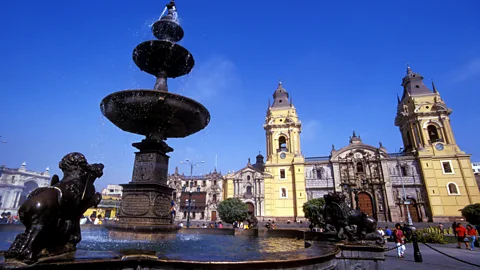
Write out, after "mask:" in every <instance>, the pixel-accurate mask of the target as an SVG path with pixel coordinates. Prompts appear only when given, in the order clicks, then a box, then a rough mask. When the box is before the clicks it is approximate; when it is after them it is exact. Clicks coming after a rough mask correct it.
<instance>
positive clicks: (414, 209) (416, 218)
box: [403, 199, 422, 222]
mask: <svg viewBox="0 0 480 270" xmlns="http://www.w3.org/2000/svg"><path fill="white" fill-rule="evenodd" d="M409 200H410V204H408V210H409V211H410V217H411V218H412V221H413V222H422V220H421V219H420V215H419V214H418V206H417V201H415V199H409ZM405 206H406V205H404V206H403V212H404V213H405V219H407V218H408V217H407V210H406V207H405Z"/></svg>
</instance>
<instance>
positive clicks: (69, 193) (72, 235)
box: [5, 152, 104, 264]
mask: <svg viewBox="0 0 480 270" xmlns="http://www.w3.org/2000/svg"><path fill="white" fill-rule="evenodd" d="M103 167H104V166H103V164H88V162H87V159H86V158H85V156H84V155H82V154H81V153H77V152H73V153H70V154H68V155H66V156H64V157H63V158H62V160H61V161H60V163H59V168H60V169H61V170H62V172H63V179H62V180H60V178H59V177H58V176H57V175H54V176H53V177H52V180H51V185H50V186H48V187H41V188H37V189H35V190H34V191H32V192H31V193H30V194H29V195H28V197H27V199H26V201H25V202H24V203H23V204H22V205H21V206H20V208H19V210H18V216H19V218H20V221H21V222H22V223H23V225H25V232H24V233H21V234H19V235H17V237H16V238H15V241H14V242H13V243H12V245H11V247H10V249H9V250H8V251H7V252H6V253H5V258H6V259H7V260H13V261H20V262H24V263H27V264H32V263H34V262H36V261H37V260H38V259H40V258H43V257H51V256H56V255H61V254H65V253H70V252H73V251H75V250H76V245H77V244H78V243H79V242H80V241H81V240H82V236H81V232H80V218H81V217H82V216H83V214H84V213H85V211H86V210H87V209H88V208H90V207H92V206H97V205H98V204H99V203H100V201H101V200H102V195H101V194H100V193H98V192H95V186H94V182H95V180H96V179H97V178H99V177H101V176H102V175H103Z"/></svg>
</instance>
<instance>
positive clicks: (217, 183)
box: [168, 168, 224, 222]
mask: <svg viewBox="0 0 480 270" xmlns="http://www.w3.org/2000/svg"><path fill="white" fill-rule="evenodd" d="M168 185H169V186H170V187H171V188H173V189H175V190H174V191H173V200H174V202H175V210H176V217H175V220H176V221H186V220H187V215H188V204H189V203H188V201H189V198H190V196H191V204H190V221H204V222H211V221H219V220H220V217H219V216H218V213H217V205H218V203H219V202H220V201H221V200H222V198H223V193H224V191H223V176H222V174H221V173H219V172H217V170H216V169H215V170H214V171H213V172H211V173H208V174H205V175H199V176H185V175H184V174H179V173H178V168H175V173H174V174H172V175H170V176H169V177H168Z"/></svg>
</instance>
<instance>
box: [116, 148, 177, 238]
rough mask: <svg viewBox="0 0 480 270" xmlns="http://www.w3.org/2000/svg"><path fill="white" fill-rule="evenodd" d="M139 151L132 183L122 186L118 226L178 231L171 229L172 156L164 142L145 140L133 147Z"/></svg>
mask: <svg viewBox="0 0 480 270" xmlns="http://www.w3.org/2000/svg"><path fill="white" fill-rule="evenodd" d="M132 145H133V146H134V147H136V148H138V149H139V150H140V151H139V152H136V153H135V164H134V168H133V176H132V181H131V182H130V183H128V184H122V185H121V186H122V187H123V191H122V192H123V196H122V204H121V207H120V213H119V215H118V217H119V222H118V224H119V225H122V224H129V225H134V226H141V227H145V230H150V229H149V227H151V226H155V227H156V228H155V229H156V230H158V229H159V228H158V226H165V228H164V229H165V230H169V229H175V228H174V226H171V225H170V222H171V218H170V202H171V198H172V192H173V189H172V188H170V187H168V186H167V177H168V159H169V158H170V157H169V156H167V155H166V153H167V152H171V151H172V150H173V149H172V148H170V147H169V146H168V145H167V144H166V143H165V142H163V141H158V140H153V139H145V140H143V141H142V142H139V143H134V144H132Z"/></svg>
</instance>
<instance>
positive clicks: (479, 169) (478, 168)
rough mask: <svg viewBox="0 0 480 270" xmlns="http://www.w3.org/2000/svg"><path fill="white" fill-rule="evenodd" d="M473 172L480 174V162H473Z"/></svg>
mask: <svg viewBox="0 0 480 270" xmlns="http://www.w3.org/2000/svg"><path fill="white" fill-rule="evenodd" d="M472 170H473V172H474V173H480V162H474V161H472Z"/></svg>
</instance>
